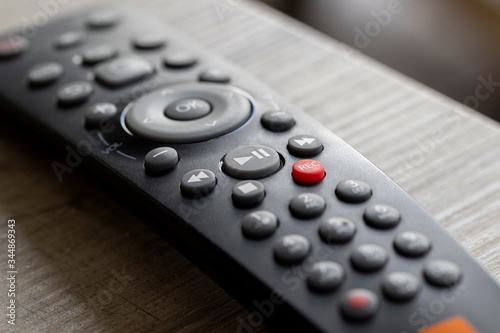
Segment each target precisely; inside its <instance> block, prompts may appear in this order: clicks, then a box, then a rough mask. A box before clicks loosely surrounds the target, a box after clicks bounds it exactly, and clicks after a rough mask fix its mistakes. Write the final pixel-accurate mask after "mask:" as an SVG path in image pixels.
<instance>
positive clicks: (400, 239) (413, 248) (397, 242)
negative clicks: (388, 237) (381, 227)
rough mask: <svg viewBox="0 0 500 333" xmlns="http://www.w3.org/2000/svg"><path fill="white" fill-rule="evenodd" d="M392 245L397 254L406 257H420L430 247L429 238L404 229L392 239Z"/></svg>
mask: <svg viewBox="0 0 500 333" xmlns="http://www.w3.org/2000/svg"><path fill="white" fill-rule="evenodd" d="M394 247H395V248H396V251H398V253H399V254H402V255H404V256H407V257H421V256H423V255H424V254H426V253H427V252H429V250H430V248H431V241H430V239H429V238H428V237H427V236H425V235H424V234H421V233H420V232H415V231H404V232H402V233H400V234H399V235H397V236H396V238H395V239H394Z"/></svg>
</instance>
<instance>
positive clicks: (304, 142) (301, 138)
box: [286, 135, 323, 157]
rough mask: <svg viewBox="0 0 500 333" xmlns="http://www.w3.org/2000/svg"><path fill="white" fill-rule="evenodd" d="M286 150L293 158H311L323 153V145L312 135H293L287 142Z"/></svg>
mask: <svg viewBox="0 0 500 333" xmlns="http://www.w3.org/2000/svg"><path fill="white" fill-rule="evenodd" d="M286 148H287V149H288V151H289V152H290V154H292V155H293V156H298V157H312V156H316V155H318V154H319V153H321V152H322V151H323V144H322V143H321V140H320V139H318V138H317V137H315V136H312V135H295V136H292V137H291V138H290V139H289V140H288V145H287V146H286Z"/></svg>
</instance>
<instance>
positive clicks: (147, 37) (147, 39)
mask: <svg viewBox="0 0 500 333" xmlns="http://www.w3.org/2000/svg"><path fill="white" fill-rule="evenodd" d="M133 44H134V46H135V47H136V48H138V49H143V50H152V49H158V48H160V47H163V46H164V45H165V38H164V37H163V35H162V34H159V33H155V32H151V33H146V34H142V35H139V36H137V37H135V38H134V40H133Z"/></svg>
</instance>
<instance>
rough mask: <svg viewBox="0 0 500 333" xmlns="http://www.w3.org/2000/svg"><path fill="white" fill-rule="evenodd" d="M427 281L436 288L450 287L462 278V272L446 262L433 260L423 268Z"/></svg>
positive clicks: (454, 265) (449, 262)
mask: <svg viewBox="0 0 500 333" xmlns="http://www.w3.org/2000/svg"><path fill="white" fill-rule="evenodd" d="M424 276H425V278H426V279H427V281H428V282H429V283H431V284H433V285H435V286H438V287H452V286H454V285H455V284H457V283H458V282H459V281H460V279H461V278H462V270H461V269H460V267H458V265H457V264H455V263H453V262H451V261H448V260H433V261H431V262H429V263H428V264H427V265H425V267H424Z"/></svg>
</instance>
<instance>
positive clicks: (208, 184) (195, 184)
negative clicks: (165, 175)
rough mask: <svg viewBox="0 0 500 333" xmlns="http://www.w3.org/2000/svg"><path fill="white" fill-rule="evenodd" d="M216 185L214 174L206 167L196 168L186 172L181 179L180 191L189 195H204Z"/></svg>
mask: <svg viewBox="0 0 500 333" xmlns="http://www.w3.org/2000/svg"><path fill="white" fill-rule="evenodd" d="M215 185H217V178H215V174H214V173H213V172H212V171H210V170H206V169H196V170H192V171H189V172H187V173H186V174H185V175H184V176H183V177H182V180H181V191H182V193H183V194H184V195H186V196H190V197H199V196H206V195H208V194H210V193H211V192H212V191H213V190H214V188H215Z"/></svg>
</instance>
